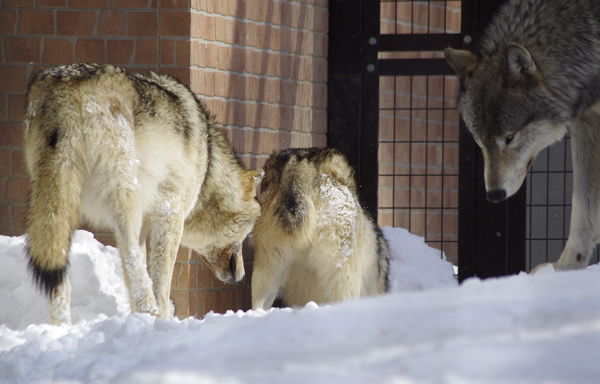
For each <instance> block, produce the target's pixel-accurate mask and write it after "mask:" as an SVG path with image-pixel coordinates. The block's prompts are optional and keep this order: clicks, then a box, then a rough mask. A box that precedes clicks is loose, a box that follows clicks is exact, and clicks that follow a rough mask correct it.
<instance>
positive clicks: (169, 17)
mask: <svg viewBox="0 0 600 384" xmlns="http://www.w3.org/2000/svg"><path fill="white" fill-rule="evenodd" d="M190 26H191V15H190V13H189V12H179V11H173V12H162V13H161V17H160V32H161V35H162V36H186V37H189V36H190Z"/></svg>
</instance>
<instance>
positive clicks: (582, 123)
mask: <svg viewBox="0 0 600 384" xmlns="http://www.w3.org/2000/svg"><path fill="white" fill-rule="evenodd" d="M444 53H445V57H446V60H447V61H448V63H449V64H450V66H451V67H452V68H453V69H454V70H455V71H456V72H457V74H458V75H459V77H460V79H461V91H460V96H459V102H458V110H459V113H460V114H461V116H462V118H463V119H464V121H465V123H466V125H467V127H468V129H469V130H470V131H471V133H472V134H473V137H474V138H475V141H476V142H477V144H478V145H479V146H480V147H481V148H482V150H483V155H484V162H485V186H486V191H487V198H488V200H489V201H491V202H500V201H503V200H505V199H506V198H508V197H509V196H511V195H513V194H514V193H515V192H517V190H518V189H519V187H520V186H521V184H522V182H523V179H524V178H525V175H526V173H527V170H528V169H529V168H530V167H531V165H532V164H533V161H534V159H535V157H536V155H537V154H538V152H539V151H541V150H542V149H544V148H546V147H547V146H549V145H551V144H553V143H554V142H556V141H559V140H561V139H562V138H563V137H564V135H565V134H566V132H567V130H569V131H570V134H571V145H572V154H573V183H574V185H573V206H572V215H571V229H570V233H569V239H568V241H567V244H566V246H565V248H564V250H563V252H562V254H561V256H560V258H559V260H558V261H557V262H556V263H555V264H553V266H554V268H555V269H556V270H569V269H579V268H585V267H586V266H587V264H588V261H589V259H590V256H591V254H592V251H593V248H594V246H595V244H596V243H597V242H598V241H600V2H597V1H589V0H575V1H574V0H550V1H547V0H518V1H517V0H512V1H510V2H508V3H507V4H505V5H504V6H502V8H501V9H500V11H499V13H498V14H497V15H496V16H495V18H493V20H492V22H491V24H490V26H489V27H488V28H487V30H486V31H485V33H484V35H483V36H482V38H481V40H480V42H479V44H478V46H477V48H476V49H475V51H474V52H469V51H464V50H454V49H451V48H447V49H446V50H445V51H444Z"/></svg>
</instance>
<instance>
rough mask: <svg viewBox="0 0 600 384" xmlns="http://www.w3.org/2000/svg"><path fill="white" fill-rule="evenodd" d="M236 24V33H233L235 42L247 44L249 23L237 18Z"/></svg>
mask: <svg viewBox="0 0 600 384" xmlns="http://www.w3.org/2000/svg"><path fill="white" fill-rule="evenodd" d="M234 25H235V27H234V34H233V42H234V44H237V45H242V46H245V45H246V39H247V33H246V31H247V29H248V23H246V22H244V21H240V20H236V21H235V24H234Z"/></svg>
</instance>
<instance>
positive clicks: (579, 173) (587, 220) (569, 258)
mask: <svg viewBox="0 0 600 384" xmlns="http://www.w3.org/2000/svg"><path fill="white" fill-rule="evenodd" d="M599 112H600V111H599V110H598V105H597V106H596V107H595V108H591V109H590V110H588V111H587V112H586V113H585V114H584V115H583V116H582V117H580V118H578V119H577V121H576V123H577V124H576V125H575V126H573V127H572V129H571V148H572V153H573V207H572V212H571V229H570V232H569V239H568V241H567V245H566V246H565V249H564V250H563V252H562V254H561V255H560V259H559V260H558V261H557V262H556V263H555V264H554V267H555V269H557V270H570V269H581V268H585V267H587V265H588V262H589V260H590V257H591V255H592V252H593V250H594V247H595V245H596V243H597V242H598V240H599V235H600V177H599V174H598V171H599V170H600V113H599Z"/></svg>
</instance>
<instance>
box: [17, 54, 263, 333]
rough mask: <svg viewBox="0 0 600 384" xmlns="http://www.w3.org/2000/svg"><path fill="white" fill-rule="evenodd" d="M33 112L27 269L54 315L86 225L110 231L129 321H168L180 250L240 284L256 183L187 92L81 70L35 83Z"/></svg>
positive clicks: (101, 70) (171, 82)
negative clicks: (80, 228) (138, 315)
mask: <svg viewBox="0 0 600 384" xmlns="http://www.w3.org/2000/svg"><path fill="white" fill-rule="evenodd" d="M28 105H29V108H28V118H27V125H28V128H27V130H26V135H25V154H26V160H27V166H28V170H29V173H30V176H31V189H32V193H31V200H30V206H29V213H28V231H27V232H28V234H29V240H28V247H29V252H30V256H31V261H30V267H31V269H32V271H33V274H34V278H35V279H36V281H37V282H38V283H39V285H40V286H41V288H42V289H44V290H45V291H46V292H47V293H48V294H50V295H51V297H52V299H51V302H52V307H53V308H54V307H55V306H56V307H57V306H58V305H59V304H58V302H57V300H55V299H54V297H59V296H61V295H62V296H63V297H64V296H65V294H64V292H67V293H68V292H69V290H67V289H66V288H64V286H65V285H67V284H68V280H67V278H66V274H65V272H66V268H67V260H68V251H69V247H70V239H71V234H72V232H73V231H74V230H75V229H76V227H77V225H78V223H79V220H80V218H82V217H83V218H84V219H87V220H88V221H89V222H91V223H92V224H93V225H95V226H99V227H105V228H108V229H111V230H114V232H115V234H116V237H117V242H118V245H119V251H120V254H121V258H122V260H123V267H124V272H125V280H126V283H127V286H128V288H129V294H130V300H131V307H132V311H142V312H149V313H151V314H158V315H159V316H160V317H166V316H167V315H168V299H169V292H170V286H171V276H172V271H173V266H174V262H175V258H176V254H177V248H178V246H179V244H180V242H181V244H183V245H185V246H189V247H192V248H194V249H195V250H197V251H198V253H199V254H200V255H201V256H202V257H203V258H204V259H205V260H206V262H207V264H208V265H209V266H210V267H211V268H212V269H213V271H214V272H215V274H216V276H217V277H218V278H219V279H221V280H223V281H224V282H228V283H239V282H241V281H242V280H243V278H244V266H243V261H242V255H241V252H240V249H241V247H240V244H241V242H242V241H243V240H244V238H245V237H246V235H247V234H248V233H249V232H250V231H251V229H252V226H253V224H254V221H255V220H256V218H257V217H258V215H259V213H260V206H259V204H258V202H256V201H255V199H254V197H255V192H254V186H256V185H257V183H258V182H260V179H261V177H260V173H259V172H256V171H246V170H245V169H244V168H243V167H242V166H241V165H240V164H239V162H238V160H237V159H236V158H235V155H234V154H233V151H232V150H231V147H230V146H229V143H228V141H227V140H226V138H225V137H224V135H223V133H222V132H221V131H220V130H219V129H218V128H217V127H215V126H214V124H213V122H212V118H211V117H210V115H209V113H208V112H207V111H206V109H205V108H204V106H203V105H202V104H200V103H199V102H198V101H197V100H196V98H195V96H194V95H193V94H192V93H191V92H190V91H189V89H187V88H186V87H185V86H183V85H181V84H180V83H179V82H178V81H177V80H176V79H174V78H172V77H169V76H164V75H157V74H154V73H152V74H150V75H147V76H142V75H139V74H133V73H127V72H126V71H125V70H123V69H120V68H116V67H113V66H110V65H95V64H78V65H71V66H61V67H55V68H51V69H49V70H46V71H44V72H41V73H38V74H36V75H34V77H33V78H32V80H31V83H30V86H29V94H28ZM250 184H251V186H250ZM147 237H149V238H150V250H151V251H150V253H149V255H148V257H146V238H147ZM146 260H148V264H149V270H150V276H148V273H147V272H146ZM55 292H63V294H61V295H58V294H54V293H55ZM67 295H68V294H67ZM63 301H64V300H63ZM63 306H64V305H63ZM57 311H58V310H57ZM58 312H60V311H58ZM59 317H60V316H59ZM65 319H67V317H65V316H63V320H59V322H68V319H67V320H65Z"/></svg>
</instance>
